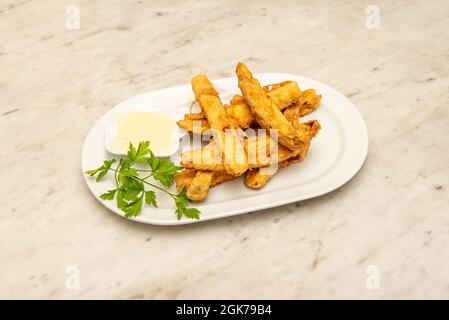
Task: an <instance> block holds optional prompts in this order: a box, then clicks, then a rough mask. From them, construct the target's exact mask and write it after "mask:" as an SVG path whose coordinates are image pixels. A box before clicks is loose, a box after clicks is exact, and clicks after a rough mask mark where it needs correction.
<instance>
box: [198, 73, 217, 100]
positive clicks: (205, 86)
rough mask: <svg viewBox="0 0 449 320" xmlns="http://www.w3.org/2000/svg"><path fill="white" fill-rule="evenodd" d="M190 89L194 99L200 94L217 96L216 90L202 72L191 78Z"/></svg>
mask: <svg viewBox="0 0 449 320" xmlns="http://www.w3.org/2000/svg"><path fill="white" fill-rule="evenodd" d="M192 90H193V92H194V93H195V100H196V101H198V98H199V97H200V95H202V94H209V95H212V96H217V97H218V92H217V91H215V89H214V86H213V85H212V83H211V82H210V81H209V79H208V78H207V77H206V76H205V75H204V74H199V75H196V76H194V77H193V78H192Z"/></svg>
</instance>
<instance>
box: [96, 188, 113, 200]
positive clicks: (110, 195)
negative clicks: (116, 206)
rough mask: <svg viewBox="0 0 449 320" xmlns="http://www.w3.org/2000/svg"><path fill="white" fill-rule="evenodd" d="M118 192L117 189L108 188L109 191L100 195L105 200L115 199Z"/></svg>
mask: <svg viewBox="0 0 449 320" xmlns="http://www.w3.org/2000/svg"><path fill="white" fill-rule="evenodd" d="M116 192H117V189H112V190H108V191H107V192H105V193H103V194H102V195H100V198H101V199H103V200H113V199H114V197H115V193H116Z"/></svg>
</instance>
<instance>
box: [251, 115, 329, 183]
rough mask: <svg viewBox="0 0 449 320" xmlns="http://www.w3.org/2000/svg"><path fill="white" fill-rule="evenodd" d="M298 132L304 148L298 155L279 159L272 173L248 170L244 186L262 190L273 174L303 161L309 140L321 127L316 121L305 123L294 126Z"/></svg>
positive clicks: (299, 150)
mask: <svg viewBox="0 0 449 320" xmlns="http://www.w3.org/2000/svg"><path fill="white" fill-rule="evenodd" d="M295 127H296V128H297V130H298V136H299V137H300V139H301V141H303V143H304V147H303V148H300V149H298V153H297V154H295V155H293V156H291V157H289V158H287V159H284V158H281V157H279V163H278V167H277V168H275V169H274V170H273V171H271V172H269V173H267V172H262V171H261V170H260V169H259V168H256V169H252V170H249V171H248V172H247V173H246V175H245V185H246V186H247V187H249V188H251V189H260V188H262V187H263V186H264V185H265V184H266V183H267V182H268V181H269V180H270V179H271V178H272V177H273V176H274V175H275V174H276V172H277V171H278V170H279V169H281V168H284V167H287V166H288V165H290V164H292V163H296V162H300V161H302V160H304V158H305V157H306V155H307V152H308V150H309V146H310V142H311V140H312V139H313V138H314V137H315V136H316V135H317V133H318V131H319V130H320V128H321V126H320V123H319V122H318V121H315V120H313V121H308V122H306V123H300V124H298V125H297V126H295Z"/></svg>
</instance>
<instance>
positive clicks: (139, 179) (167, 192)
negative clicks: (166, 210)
mask: <svg viewBox="0 0 449 320" xmlns="http://www.w3.org/2000/svg"><path fill="white" fill-rule="evenodd" d="M131 178H133V179H134V180H138V181H140V182H143V183H145V184H147V185H149V186H150V187H153V188H156V189H159V190H161V191H164V192H165V193H166V194H168V195H170V196H171V197H172V198H173V199H175V198H176V196H177V195H176V194H173V193H171V192H169V191H167V190H165V189H164V188H161V187H158V186H157V185H155V184H152V183H150V182H148V181H145V180H143V179H141V178H138V177H134V176H131Z"/></svg>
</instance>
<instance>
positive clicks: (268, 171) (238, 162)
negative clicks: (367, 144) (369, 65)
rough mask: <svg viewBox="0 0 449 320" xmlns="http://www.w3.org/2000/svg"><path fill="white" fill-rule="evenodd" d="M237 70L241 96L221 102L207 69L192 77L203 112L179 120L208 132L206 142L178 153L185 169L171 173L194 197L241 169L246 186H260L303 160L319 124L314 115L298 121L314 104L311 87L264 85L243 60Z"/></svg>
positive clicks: (193, 130) (316, 99)
mask: <svg viewBox="0 0 449 320" xmlns="http://www.w3.org/2000/svg"><path fill="white" fill-rule="evenodd" d="M236 72H237V76H238V79H239V88H240V90H241V91H242V94H243V96H240V95H235V96H234V97H233V98H232V99H231V101H230V102H229V104H228V105H225V106H223V104H222V102H221V100H220V98H219V96H218V92H217V91H216V90H215V89H214V87H213V86H212V83H211V82H210V81H209V80H208V79H207V77H206V76H205V75H198V76H195V77H194V78H193V79H192V88H193V91H194V94H195V100H196V101H198V102H199V104H200V107H201V112H198V113H187V114H185V115H184V119H183V120H180V121H178V126H179V127H181V128H184V129H186V130H187V131H189V132H191V133H195V134H206V133H208V134H212V139H211V140H210V143H209V144H208V145H207V146H205V147H202V148H198V149H193V150H189V151H187V152H184V153H182V154H181V159H180V160H181V161H180V162H181V165H182V166H183V167H184V170H183V171H181V172H179V173H178V174H177V175H176V176H175V182H176V187H177V189H178V191H181V190H182V189H183V188H186V189H187V197H188V198H189V199H191V200H192V201H197V202H199V201H203V200H204V199H206V197H207V195H208V193H209V190H210V188H211V187H214V186H216V185H219V184H221V183H224V182H225V181H228V180H232V179H235V178H236V177H238V176H240V175H242V174H243V173H245V178H244V183H245V185H246V186H248V187H249V188H252V189H260V188H262V187H263V186H264V185H265V184H266V183H267V182H268V181H269V180H270V179H271V178H272V177H273V176H274V175H275V174H276V172H277V171H278V170H279V169H281V168H284V167H286V166H288V165H290V164H293V163H296V162H300V161H302V160H303V159H304V158H305V157H306V155H307V152H308V150H309V147H310V143H311V140H312V139H313V138H314V137H315V135H316V134H317V133H318V131H319V130H320V124H319V122H318V121H315V120H313V121H309V122H306V123H299V122H298V120H299V118H300V117H301V116H304V115H305V114H308V113H310V112H312V111H313V110H315V109H316V108H317V107H318V105H319V103H320V101H321V95H319V94H317V93H316V92H315V90H313V89H308V90H305V91H301V90H300V89H299V86H298V84H297V83H296V82H295V81H290V80H287V81H283V82H279V83H275V84H270V85H267V86H264V87H262V86H261V85H260V84H259V82H258V81H257V79H255V78H253V76H252V74H251V72H250V71H249V70H248V68H247V67H246V66H245V65H244V64H242V63H239V64H238V66H237V70H236ZM247 129H249V130H247ZM254 129H256V131H257V132H256V131H255V130H254ZM259 129H260V130H265V131H264V132H261V131H260V130H259ZM274 129H276V131H275V130H274ZM243 130H246V131H245V132H243ZM255 133H257V134H256V135H254V134H255ZM276 138H277V140H276Z"/></svg>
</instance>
